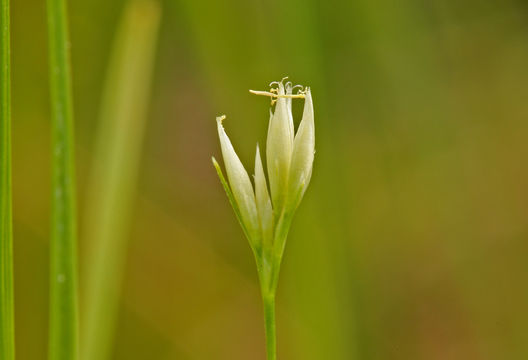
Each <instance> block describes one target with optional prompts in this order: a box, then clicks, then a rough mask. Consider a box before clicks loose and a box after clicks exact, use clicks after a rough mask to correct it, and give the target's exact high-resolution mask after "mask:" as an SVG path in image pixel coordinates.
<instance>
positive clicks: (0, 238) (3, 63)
mask: <svg viewBox="0 0 528 360" xmlns="http://www.w3.org/2000/svg"><path fill="white" fill-rule="evenodd" d="M0 23H1V26H0V27H1V29H0V31H1V34H0V52H1V54H0V84H1V85H0V86H1V87H0V359H3V360H14V358H15V335H14V304H13V222H12V218H13V215H12V205H11V202H12V194H11V88H10V87H11V81H10V77H11V66H10V31H9V27H10V21H9V0H1V3H0Z"/></svg>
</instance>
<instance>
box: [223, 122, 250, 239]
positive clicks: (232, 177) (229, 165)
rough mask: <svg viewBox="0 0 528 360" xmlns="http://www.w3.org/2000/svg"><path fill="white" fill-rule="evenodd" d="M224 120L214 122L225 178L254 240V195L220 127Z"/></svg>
mask: <svg viewBox="0 0 528 360" xmlns="http://www.w3.org/2000/svg"><path fill="white" fill-rule="evenodd" d="M224 118H225V116H222V117H217V118H216V121H217V123H218V136H219V137H220V146H221V148H222V155H223V157H224V164H225V168H226V173H227V178H228V179H229V185H231V191H232V192H233V196H234V198H235V201H236V202H237V204H238V207H239V209H240V216H241V217H242V221H243V222H244V224H245V226H246V228H247V230H248V232H249V233H250V236H251V237H252V238H253V239H256V238H257V237H258V234H259V231H260V226H259V221H258V215H257V207H256V203H255V193H254V192H253V186H252V185H251V180H250V179H249V176H248V173H247V171H246V169H244V165H242V162H241V161H240V159H239V158H238V156H237V154H236V152H235V149H234V148H233V145H231V141H230V140H229V137H228V136H227V134H226V132H225V130H224V127H223V126H222V120H223V119H224Z"/></svg>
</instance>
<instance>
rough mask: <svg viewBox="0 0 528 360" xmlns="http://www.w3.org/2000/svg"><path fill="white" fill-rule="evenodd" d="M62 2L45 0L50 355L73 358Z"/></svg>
mask: <svg viewBox="0 0 528 360" xmlns="http://www.w3.org/2000/svg"><path fill="white" fill-rule="evenodd" d="M68 36H69V35H68V25H67V19H66V3H65V1H64V0H48V46H49V76H50V78H49V81H50V94H51V119H52V197H51V199H52V200H51V207H52V223H51V240H50V320H49V327H50V329H49V359H50V360H75V359H77V357H78V308H77V299H78V295H77V244H76V241H77V234H76V231H77V229H76V209H75V208H76V205H75V166H74V165H75V164H74V140H73V133H74V131H73V125H74V124H73V100H72V95H71V94H72V90H71V86H72V84H71V69H70V53H69V47H70V43H69V38H68Z"/></svg>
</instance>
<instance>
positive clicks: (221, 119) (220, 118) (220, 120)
mask: <svg viewBox="0 0 528 360" xmlns="http://www.w3.org/2000/svg"><path fill="white" fill-rule="evenodd" d="M225 118H226V116H225V115H220V116H217V117H216V122H217V123H218V124H220V125H222V121H224V120H225Z"/></svg>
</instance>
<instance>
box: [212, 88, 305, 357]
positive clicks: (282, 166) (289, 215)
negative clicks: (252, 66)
mask: <svg viewBox="0 0 528 360" xmlns="http://www.w3.org/2000/svg"><path fill="white" fill-rule="evenodd" d="M272 84H274V85H276V88H272V89H271V90H270V91H269V92H265V91H251V92H252V93H254V94H257V95H265V96H270V97H271V98H272V104H275V111H274V112H273V113H271V116H270V121H269V127H268V137H267V141H266V163H267V172H268V180H269V191H268V183H267V182H266V175H265V173H264V166H263V165H262V159H261V155H260V150H259V147H258V145H257V151H256V156H255V175H254V184H253V183H252V182H251V179H250V177H249V175H248V173H247V171H246V169H245V168H244V165H242V162H241V161H240V159H239V157H238V156H237V154H236V152H235V149H234V148H233V145H232V144H231V141H230V140H229V137H228V136H227V134H226V132H225V130H224V127H223V125H222V121H223V120H224V119H225V116H220V117H218V118H217V119H216V120H217V125H218V136H219V137H220V145H221V148H222V155H223V158H224V164H225V168H226V173H227V179H228V180H229V183H228V182H227V181H226V180H225V178H224V175H223V173H222V170H221V169H220V166H219V165H218V163H217V162H216V160H215V159H214V158H213V164H214V166H215V168H216V170H217V172H218V176H219V177H220V181H221V182H222V185H223V186H224V189H225V191H226V193H227V196H228V198H229V201H230V203H231V206H232V207H233V209H234V211H235V214H236V215H237V218H238V220H239V222H240V224H241V226H242V229H243V230H244V233H245V235H246V237H247V238H248V240H249V243H250V245H251V248H252V249H253V252H254V254H255V259H256V262H257V269H258V273H259V279H260V283H261V290H262V295H263V299H264V305H265V309H266V311H265V313H266V335H267V336H266V337H267V340H268V341H267V344H268V359H275V355H274V354H275V341H274V338H275V323H274V298H275V291H276V287H277V281H278V274H279V268H280V263H281V260H282V254H283V252H284V245H285V242H286V237H287V234H288V230H289V227H290V224H291V221H292V219H293V214H294V213H295V210H296V209H297V207H298V205H299V203H300V201H301V199H302V197H303V195H304V192H305V191H306V188H307V186H308V184H309V182H310V178H311V175H312V165H313V160H314V151H315V150H314V147H315V129H314V113H313V103H312V95H311V92H310V89H309V88H305V89H304V90H301V91H299V92H298V93H297V94H293V93H292V91H293V87H292V84H291V83H289V82H288V83H286V84H283V82H282V81H281V82H274V83H272ZM296 98H300V99H304V111H303V116H302V119H301V122H300V124H299V127H298V129H297V133H295V131H294V124H293V115H292V106H291V105H292V99H296ZM270 194H271V196H270ZM270 301H271V302H270ZM268 305H269V308H268ZM270 314H271V316H270ZM269 322H271V323H272V324H270V323H269ZM272 338H273V339H272Z"/></svg>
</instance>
